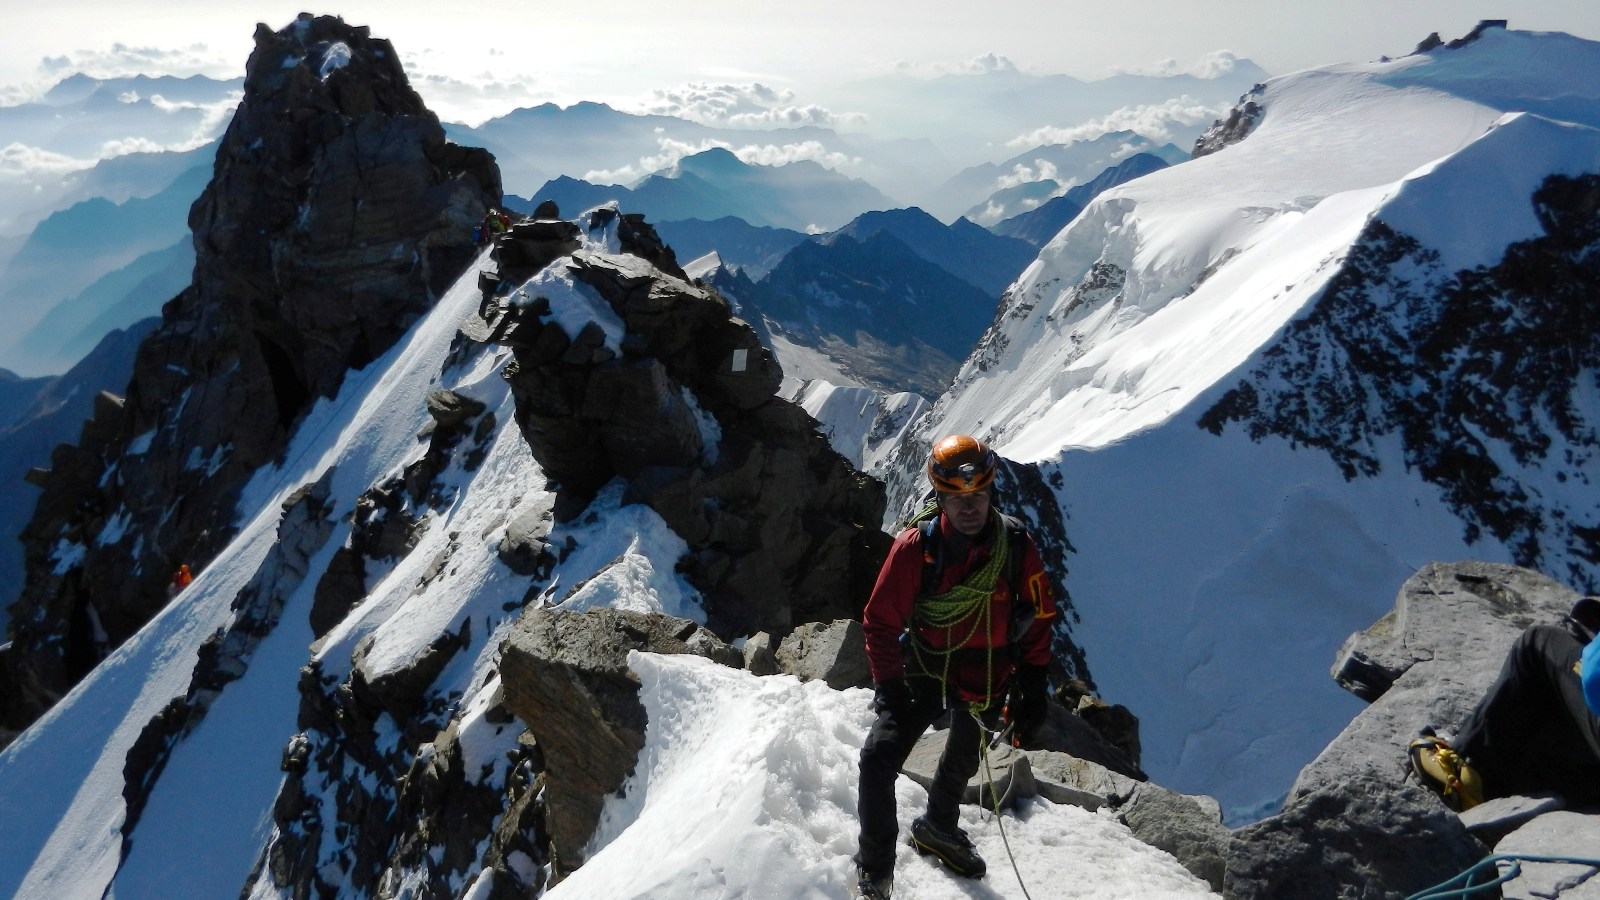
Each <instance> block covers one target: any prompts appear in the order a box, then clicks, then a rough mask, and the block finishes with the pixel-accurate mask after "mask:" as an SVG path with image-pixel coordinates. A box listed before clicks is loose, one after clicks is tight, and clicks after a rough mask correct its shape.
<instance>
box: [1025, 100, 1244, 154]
mask: <svg viewBox="0 0 1600 900" xmlns="http://www.w3.org/2000/svg"><path fill="white" fill-rule="evenodd" d="M1227 111H1228V107H1227V106H1225V105H1208V104H1206V103H1203V102H1201V101H1199V100H1196V99H1195V98H1193V97H1190V96H1188V95H1184V96H1182V97H1174V98H1172V99H1171V100H1167V101H1165V102H1163V103H1155V104H1144V105H1141V106H1124V107H1122V108H1121V109H1118V110H1115V111H1113V112H1110V113H1108V114H1106V115H1104V116H1101V117H1100V118H1098V119H1091V120H1089V121H1087V122H1084V123H1082V124H1079V125H1071V126H1066V127H1056V126H1051V125H1047V126H1045V127H1043V128H1036V129H1034V130H1032V131H1029V132H1026V133H1024V134H1019V135H1017V136H1016V137H1014V138H1012V139H1011V140H1009V141H1007V142H1006V146H1008V147H1022V148H1027V147H1038V146H1041V145H1044V144H1070V143H1072V142H1073V141H1089V140H1094V139H1095V138H1097V137H1100V136H1101V135H1104V134H1110V133H1111V132H1114V131H1132V132H1134V133H1136V134H1142V135H1144V136H1145V137H1147V138H1149V139H1150V140H1152V141H1155V142H1156V143H1163V142H1170V141H1172V140H1174V133H1173V130H1174V127H1175V126H1176V127H1184V128H1193V127H1194V126H1196V125H1208V124H1210V123H1211V122H1214V121H1216V120H1217V119H1218V118H1221V117H1222V116H1223V115H1226V114H1227Z"/></svg>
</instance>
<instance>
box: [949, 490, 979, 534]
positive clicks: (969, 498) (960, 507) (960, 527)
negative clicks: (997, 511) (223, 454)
mask: <svg viewBox="0 0 1600 900" xmlns="http://www.w3.org/2000/svg"><path fill="white" fill-rule="evenodd" d="M939 508H940V509H941V510H943V511H944V515H945V518H947V519H949V520H950V524H951V525H954V526H955V528H956V530H957V531H959V532H961V533H962V534H964V535H966V536H968V537H972V536H973V535H976V534H977V533H978V532H980V531H982V530H983V526H984V524H985V523H986V522H988V521H989V492H988V491H986V490H985V491H973V492H972V493H970V494H940V495H939Z"/></svg>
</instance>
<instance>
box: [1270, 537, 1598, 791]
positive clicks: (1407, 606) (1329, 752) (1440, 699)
mask: <svg viewBox="0 0 1600 900" xmlns="http://www.w3.org/2000/svg"><path fill="white" fill-rule="evenodd" d="M1578 596H1579V595H1578V594H1577V593H1576V592H1575V591H1573V590H1571V589H1570V588H1567V587H1565V586H1564V585H1561V584H1560V583H1558V582H1556V581H1554V580H1552V579H1550V578H1548V577H1546V576H1544V575H1540V574H1539V573H1537V572H1533V571H1530V570H1528V569H1520V568H1516V567H1514V566H1504V565H1494V564H1490V563H1476V562H1471V563H1456V564H1448V565H1446V564H1434V565H1430V566H1426V567H1424V568H1423V569H1422V570H1421V571H1419V572H1418V573H1417V574H1416V575H1414V576H1412V577H1411V578H1410V579H1408V580H1407V581H1406V583H1405V584H1404V585H1403V586H1402V587H1401V589H1400V594H1399V596H1398V597H1397V598H1396V600H1395V607H1394V610H1393V611H1392V612H1390V613H1389V614H1388V615H1386V616H1384V617H1383V618H1382V619H1380V620H1379V621H1378V622H1377V623H1376V624H1374V625H1373V626H1372V627H1371V628H1368V629H1367V630H1366V631H1363V632H1361V633H1359V634H1356V635H1352V636H1351V637H1350V639H1349V640H1347V641H1345V644H1344V646H1343V647H1342V648H1341V649H1340V651H1339V655H1338V658H1337V661H1336V662H1335V663H1334V668H1333V677H1334V679H1335V680H1337V681H1338V682H1339V683H1340V684H1341V685H1344V686H1345V687H1347V688H1348V689H1350V690H1352V692H1354V693H1356V695H1357V696H1360V697H1363V698H1364V699H1367V700H1369V701H1370V702H1371V704H1372V705H1371V706H1369V707H1367V708H1366V709H1365V710H1362V712H1361V714H1360V715H1358V716H1357V717H1356V718H1355V720H1354V721H1353V722H1351V723H1350V725H1349V726H1348V727H1346V728H1345V730H1344V731H1343V732H1342V733H1341V734H1340V735H1339V736H1338V737H1337V738H1335V739H1334V740H1333V742H1332V743H1330V744H1329V745H1328V746H1327V748H1326V749H1324V750H1323V751H1322V753H1320V754H1318V756H1317V758H1316V759H1314V760H1313V761H1312V762H1311V764H1310V765H1308V766H1306V768H1305V769H1304V770H1303V771H1302V772H1301V773H1300V777H1299V778H1298V779H1297V780H1296V782H1295V785H1294V787H1293V788H1292V789H1291V790H1290V793H1289V797H1290V802H1293V799H1294V798H1295V797H1298V796H1301V795H1304V794H1307V793H1310V792H1311V791H1315V790H1318V789H1320V788H1322V787H1324V786H1326V785H1328V784H1330V783H1338V782H1340V781H1343V780H1344V779H1346V778H1348V777H1350V775H1352V774H1354V773H1357V772H1372V773H1376V774H1377V775H1378V776H1379V777H1382V778H1383V779H1384V780H1386V781H1388V782H1389V783H1391V784H1398V783H1399V781H1400V779H1401V777H1402V775H1403V774H1404V769H1403V767H1402V765H1401V762H1402V760H1403V758H1404V753H1405V745H1406V743H1407V742H1408V741H1409V740H1410V739H1411V738H1413V737H1415V736H1416V734H1417V732H1418V731H1419V730H1420V729H1421V728H1422V727H1423V726H1426V725H1432V726H1434V727H1435V728H1437V729H1439V731H1440V732H1441V733H1448V732H1453V731H1454V730H1455V729H1456V728H1458V727H1459V726H1460V725H1461V723H1462V721H1463V720H1464V719H1465V718H1466V716H1467V713H1468V712H1470V711H1471V710H1472V707H1473V706H1474V705H1476V704H1477V702H1478V699H1479V698H1480V697H1481V696H1483V693H1484V692H1485V691H1486V690H1487V689H1488V687H1489V685H1490V684H1491V683H1493V681H1494V678H1495V675H1496V674H1497V673H1498V672H1499V671H1500V666H1501V663H1502V662H1503V660H1504V658H1505V654H1506V651H1507V650H1508V649H1509V648H1510V647H1511V643H1512V642H1513V641H1515V640H1516V638H1517V635H1519V634H1521V633H1522V630H1523V629H1524V628H1526V627H1528V626H1529V625H1534V624H1539V623H1553V622H1557V621H1559V620H1560V619H1561V617H1562V616H1563V615H1565V614H1566V613H1567V612H1568V610H1570V609H1571V608H1572V604H1573V603H1574V602H1575V601H1576V600H1577V599H1578Z"/></svg>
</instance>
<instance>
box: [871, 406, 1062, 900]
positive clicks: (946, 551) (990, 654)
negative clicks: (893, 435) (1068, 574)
mask: <svg viewBox="0 0 1600 900" xmlns="http://www.w3.org/2000/svg"><path fill="white" fill-rule="evenodd" d="M994 477H995V455H994V451H992V450H990V449H989V448H988V447H986V446H985V445H984V444H983V443H982V442H980V441H978V440H976V439H974V438H971V437H968V436H966V435H952V436H950V437H947V438H945V439H943V440H941V441H939V442H938V443H937V444H935V445H934V447H933V451H932V453H931V454H930V455H929V458H928V480H929V481H931V482H932V484H933V488H934V496H935V498H936V500H937V504H938V505H937V509H936V510H934V509H929V510H927V511H925V512H924V514H923V515H920V516H918V521H917V522H916V523H914V527H911V528H907V529H906V530H905V531H902V532H901V533H900V535H899V536H898V537H897V538H895V542H894V546H893V547H892V548H891V549H890V551H889V556H888V558H887V559H886V560H884V563H883V568H882V570H880V571H879V573H878V582H877V584H876V586H874V587H873V589H872V596H871V597H870V598H869V599H868V600H867V605H866V609H865V610H864V611H863V613H862V617H861V618H862V626H863V630H864V631H865V633H866V643H867V656H868V659H869V660H870V663H871V666H872V680H873V684H874V686H875V690H874V693H873V698H872V706H873V709H874V710H875V711H876V712H877V715H878V718H877V721H876V722H874V723H873V725H872V729H871V731H869V732H868V733H867V739H866V743H865V745H864V746H863V747H862V748H861V789H860V798H859V805H858V807H857V812H858V815H859V817H860V820H861V832H860V844H859V848H858V850H857V852H856V856H855V862H856V866H857V873H858V876H859V877H858V881H857V892H858V895H859V896H861V897H864V898H869V900H887V898H888V897H889V896H890V894H891V893H892V891H893V886H894V858H895V841H896V837H897V835H898V832H899V823H898V821H897V817H896V810H895V792H894V784H895V778H896V777H897V776H898V775H899V773H900V767H901V766H902V765H904V764H905V761H906V757H907V756H909V755H910V753H911V750H912V748H913V747H914V746H915V745H916V742H917V739H918V738H920V737H921V736H922V733H923V732H924V731H926V730H927V729H928V727H929V726H930V725H932V724H933V723H934V721H935V720H937V719H938V718H939V717H940V716H941V715H943V713H944V712H945V710H947V709H948V710H950V712H951V715H950V728H949V735H948V737H947V738H946V741H945V746H944V753H943V755H941V756H940V758H939V768H938V773H937V774H936V775H935V777H934V784H933V788H932V789H931V790H929V792H928V811H927V814H926V815H924V816H920V817H918V818H917V819H916V820H915V821H914V822H912V824H911V844H912V846H914V847H916V848H917V850H918V852H921V853H931V854H933V855H934V856H935V857H936V858H938V859H939V860H940V861H941V862H942V863H944V864H945V865H946V866H948V867H949V868H950V869H951V870H952V871H954V872H955V873H956V874H958V875H963V876H966V877H969V878H977V877H980V876H982V875H983V874H984V871H985V865H984V861H983V859H982V857H980V856H979V855H978V853H977V851H976V850H975V849H974V847H973V845H972V841H971V840H969V839H968V838H967V835H966V833H965V832H963V831H962V830H961V828H960V827H958V825H957V821H958V817H959V812H960V802H961V795H962V792H963V791H964V789H965V787H966V784H967V781H968V779H970V778H971V777H972V776H973V774H974V773H975V772H977V770H978V764H979V762H980V757H981V751H982V744H983V742H985V741H987V740H988V734H987V730H988V729H990V728H993V727H996V726H998V724H999V722H1000V719H1001V703H1002V701H1005V700H1006V699H1007V696H1008V694H1009V702H1008V703H1007V704H1006V707H1005V720H1006V727H1008V728H1010V729H1012V730H1014V732H1015V733H1016V735H1017V736H1018V737H1019V738H1021V739H1023V740H1026V738H1027V737H1029V736H1031V734H1032V733H1033V732H1035V731H1036V730H1037V729H1038V727H1039V725H1040V724H1041V723H1042V722H1043V721H1044V716H1045V703H1046V702H1047V690H1048V685H1047V680H1046V667H1047V666H1048V664H1049V662H1050V625H1051V619H1052V618H1053V617H1054V616H1055V597H1054V594H1053V592H1052V590H1051V588H1050V584H1049V579H1048V577H1047V576H1046V575H1045V572H1044V564H1043V562H1042V561H1041V560H1040V558H1039V552H1038V550H1037V548H1036V547H1035V546H1034V542H1033V539H1032V537H1030V536H1029V534H1028V532H1027V531H1026V530H1025V529H1024V528H1023V526H1022V523H1020V522H1018V521H1017V520H1016V519H1013V518H1011V517H1010V516H1006V515H1003V514H1001V513H1000V511H999V510H997V509H995V507H994V505H993V493H992V485H993V483H994ZM935 512H937V515H934V513H935Z"/></svg>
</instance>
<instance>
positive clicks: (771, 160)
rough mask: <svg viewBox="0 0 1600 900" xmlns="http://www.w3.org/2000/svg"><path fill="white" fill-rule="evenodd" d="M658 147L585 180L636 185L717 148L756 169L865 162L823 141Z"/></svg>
mask: <svg viewBox="0 0 1600 900" xmlns="http://www.w3.org/2000/svg"><path fill="white" fill-rule="evenodd" d="M657 144H658V146H659V150H660V152H658V153H655V154H652V155H650V156H643V157H640V158H639V161H638V162H637V163H634V164H632V165H627V166H623V167H622V168H619V169H593V170H590V171H588V172H585V173H584V175H583V180H584V181H587V182H589V183H590V184H624V185H626V184H634V183H636V182H638V181H639V180H640V179H643V178H645V177H646V176H648V175H651V174H654V173H657V172H662V171H665V170H667V169H671V168H672V167H673V166H676V165H677V164H678V163H679V162H680V161H681V160H683V158H684V157H687V156H693V155H695V154H696V153H704V152H705V151H707V150H714V149H722V150H727V151H728V152H730V153H732V154H733V155H734V156H736V157H738V158H739V161H740V162H743V163H745V164H746V165H752V166H784V165H788V164H790V163H794V162H800V161H802V160H810V161H812V162H815V163H818V164H819V165H822V166H826V167H827V168H830V169H839V168H842V167H846V166H850V165H859V164H860V163H861V160H860V159H858V158H856V157H853V156H850V155H848V154H844V153H839V152H837V151H834V150H829V149H828V148H827V147H825V146H823V145H822V143H821V142H820V141H797V142H795V143H789V144H745V145H743V146H735V145H734V144H732V143H730V142H728V141H724V140H718V139H715V138H706V139H704V140H700V141H680V140H675V139H673V138H660V139H658V141H657Z"/></svg>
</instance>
